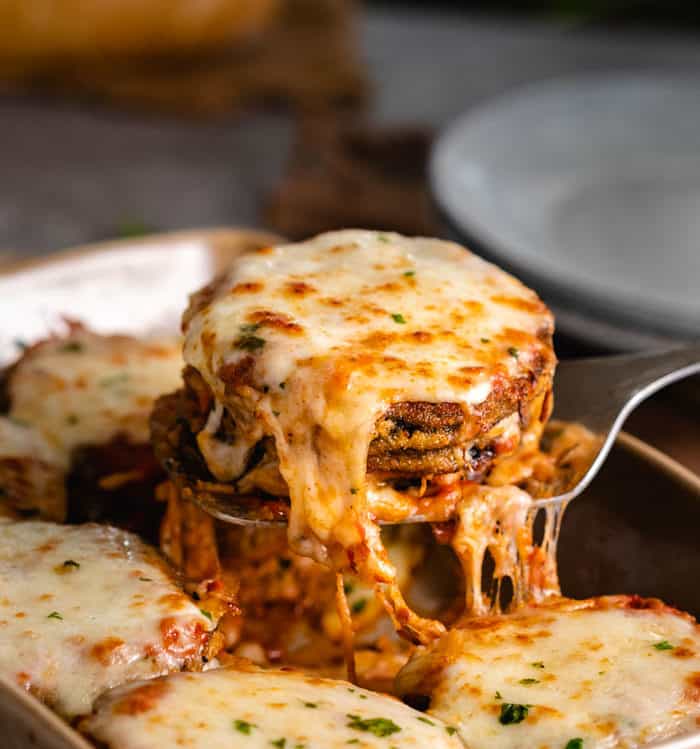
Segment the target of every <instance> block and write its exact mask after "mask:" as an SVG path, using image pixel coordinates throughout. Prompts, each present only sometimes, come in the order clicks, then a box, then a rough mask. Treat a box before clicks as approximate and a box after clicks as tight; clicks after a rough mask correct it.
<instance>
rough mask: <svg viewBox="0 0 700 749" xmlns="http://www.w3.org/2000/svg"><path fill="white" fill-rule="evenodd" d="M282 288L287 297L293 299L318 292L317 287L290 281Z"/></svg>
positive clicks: (302, 282)
mask: <svg viewBox="0 0 700 749" xmlns="http://www.w3.org/2000/svg"><path fill="white" fill-rule="evenodd" d="M282 288H283V291H284V293H285V295H286V296H291V297H304V296H308V295H309V294H316V293H317V292H318V289H317V288H316V287H315V286H312V285H311V284H310V283H305V282H304V281H289V282H287V283H286V284H284V286H283V287H282Z"/></svg>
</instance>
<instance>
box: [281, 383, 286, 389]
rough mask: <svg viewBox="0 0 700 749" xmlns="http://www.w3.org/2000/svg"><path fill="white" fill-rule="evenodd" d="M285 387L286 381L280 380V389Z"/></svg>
mask: <svg viewBox="0 0 700 749" xmlns="http://www.w3.org/2000/svg"><path fill="white" fill-rule="evenodd" d="M286 387H287V383H286V382H280V390H284V389H285V388H286Z"/></svg>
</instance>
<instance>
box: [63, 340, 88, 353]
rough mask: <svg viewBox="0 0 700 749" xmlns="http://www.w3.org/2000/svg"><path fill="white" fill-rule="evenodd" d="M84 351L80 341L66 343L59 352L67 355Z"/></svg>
mask: <svg viewBox="0 0 700 749" xmlns="http://www.w3.org/2000/svg"><path fill="white" fill-rule="evenodd" d="M82 350H83V344H82V343H80V341H68V342H67V343H64V344H63V346H61V348H60V349H59V351H62V352H64V353H66V354H77V353H79V352H80V351H82Z"/></svg>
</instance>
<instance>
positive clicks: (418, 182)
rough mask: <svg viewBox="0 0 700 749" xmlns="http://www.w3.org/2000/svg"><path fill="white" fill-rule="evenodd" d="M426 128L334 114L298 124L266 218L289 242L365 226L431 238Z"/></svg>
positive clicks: (432, 224)
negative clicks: (363, 121) (360, 121)
mask: <svg viewBox="0 0 700 749" xmlns="http://www.w3.org/2000/svg"><path fill="white" fill-rule="evenodd" d="M430 142H431V133H430V132H429V131H427V130H424V129H419V128H411V127H404V128H387V129H382V128H373V127H369V126H365V125H354V124H348V123H345V122H340V121H339V120H338V118H334V117H318V118H309V119H307V120H305V121H303V122H302V123H301V125H300V127H299V135H298V138H297V143H296V145H295V147H294V150H293V154H292V159H291V163H290V164H289V167H288V170H287V174H286V176H285V177H284V179H283V180H282V181H281V183H280V184H279V185H278V187H277V188H276V189H275V191H274V192H273V193H272V194H271V195H270V196H269V198H268V200H267V203H266V205H265V209H264V217H265V222H266V224H267V225H268V226H270V227H271V228H272V229H274V230H275V231H278V232H279V233H280V234H283V235H284V236H287V237H290V238H291V239H302V238H306V237H309V236H311V235H313V234H318V233H319V232H322V231H328V230H330V229H340V228H348V227H354V228H364V229H379V230H391V231H398V232H402V233H404V234H414V235H415V234H419V235H435V234H437V232H438V227H437V221H436V218H435V215H434V212H433V208H432V205H431V202H430V196H429V191H428V185H427V179H426V169H427V158H428V151H429V148H430Z"/></svg>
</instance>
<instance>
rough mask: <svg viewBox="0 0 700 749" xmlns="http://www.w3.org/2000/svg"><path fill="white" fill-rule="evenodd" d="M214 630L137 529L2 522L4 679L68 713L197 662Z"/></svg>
mask: <svg viewBox="0 0 700 749" xmlns="http://www.w3.org/2000/svg"><path fill="white" fill-rule="evenodd" d="M212 627H213V623H212V621H211V620H210V618H208V617H206V616H204V615H203V614H202V613H201V612H200V610H199V609H198V608H197V607H196V606H195V605H194V604H193V603H192V602H191V601H190V600H189V599H188V598H187V597H186V596H185V595H184V594H183V593H182V592H181V591H180V589H179V588H178V587H177V586H176V585H175V583H174V581H173V578H172V576H171V575H170V573H168V572H167V570H166V568H165V566H164V564H163V563H162V561H161V560H160V558H159V557H158V555H157V554H156V552H155V551H154V550H153V549H151V548H150V547H148V546H146V545H145V544H144V543H143V542H141V541H139V540H138V539H137V538H136V537H135V536H133V535H131V534H128V533H125V532H123V531H120V530H117V529H115V528H110V527H108V526H97V525H85V526H60V525H54V524H52V523H43V522H26V523H15V522H9V521H0V676H2V677H3V678H5V679H8V680H10V681H13V682H15V683H17V684H19V685H20V686H21V687H23V688H24V689H27V690H28V691H30V692H31V693H32V694H34V695H36V696H37V697H39V698H40V699H42V700H43V701H44V702H46V703H47V704H49V705H50V706H52V707H53V708H54V709H56V710H57V711H58V712H59V713H61V714H62V715H64V716H67V717H70V716H73V715H78V714H84V713H87V712H89V710H90V708H91V706H92V703H93V700H94V699H95V698H96V697H97V696H98V695H99V694H100V693H101V692H103V691H104V690H105V689H107V688H109V687H113V686H116V685H118V684H122V683H124V682H125V681H128V680H131V679H138V678H146V677H151V676H158V675H160V674H164V673H167V672H169V671H172V670H176V669H179V668H182V667H183V666H184V665H185V664H186V663H188V662H190V661H192V662H193V663H195V662H196V661H197V660H198V658H199V657H200V655H201V653H202V649H203V647H204V646H205V645H206V643H207V640H208V638H209V635H208V631H209V630H210V629H211V628H212Z"/></svg>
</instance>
